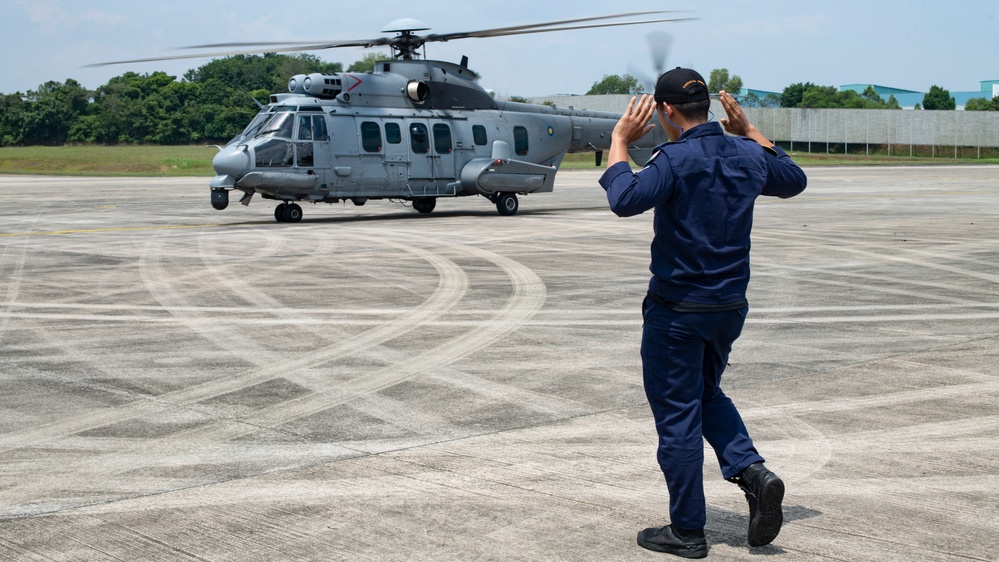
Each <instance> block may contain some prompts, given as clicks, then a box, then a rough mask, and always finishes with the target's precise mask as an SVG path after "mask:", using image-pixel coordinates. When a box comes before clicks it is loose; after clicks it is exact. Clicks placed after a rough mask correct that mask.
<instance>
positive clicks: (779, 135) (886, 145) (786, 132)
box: [530, 95, 999, 158]
mask: <svg viewBox="0 0 999 562" xmlns="http://www.w3.org/2000/svg"><path fill="white" fill-rule="evenodd" d="M629 99H631V96H626V95H607V96H550V97H544V98H534V99H532V100H530V101H531V102H532V103H551V104H555V105H558V106H563V107H569V106H572V107H575V108H577V109H590V110H594V111H607V112H612V113H618V114H620V113H621V112H622V111H624V109H625V108H626V107H628V100H629ZM711 110H712V111H713V112H714V113H715V115H716V116H717V117H721V116H723V115H725V112H724V111H723V110H722V108H721V103H720V102H718V101H717V100H713V101H712V104H711ZM745 112H746V115H747V116H748V117H749V119H750V120H751V121H752V122H753V124H755V125H756V126H757V128H759V129H760V131H761V132H762V133H763V134H764V135H766V136H767V138H769V139H771V140H773V141H774V142H776V143H778V144H780V145H781V146H783V147H784V148H785V149H787V148H790V149H792V150H797V151H803V152H827V153H846V152H851V153H861V154H890V155H897V156H935V157H953V158H959V157H960V158H983V157H985V156H991V157H995V156H999V112H996V111H925V110H924V111H917V110H890V109H885V110H882V109H783V108H761V107H747V108H745Z"/></svg>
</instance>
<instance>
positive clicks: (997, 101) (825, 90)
mask: <svg viewBox="0 0 999 562" xmlns="http://www.w3.org/2000/svg"><path fill="white" fill-rule="evenodd" d="M651 88H654V86H650V89H651ZM645 89H646V85H643V84H641V83H640V82H639V80H638V78H636V77H634V76H632V75H631V74H622V75H617V76H615V75H607V76H604V77H603V79H601V80H598V81H597V82H594V83H593V86H592V87H591V88H590V90H589V91H588V92H587V93H586V95H600V94H634V93H643V92H644V91H645ZM722 90H725V91H726V92H729V93H730V94H740V93H741V92H742V78H740V77H739V76H738V75H732V76H730V75H729V71H728V69H727V68H718V69H715V70H712V71H711V74H710V78H709V79H708V91H710V92H712V93H717V92H720V91H722ZM739 103H740V104H741V105H742V106H743V107H784V108H808V109H820V108H821V109H827V108H842V109H902V107H901V106H900V105H899V103H898V100H897V99H895V96H893V95H889V96H888V99H887V100H886V99H884V98H882V97H881V95H880V94H878V93H877V91H876V90H875V89H874V86H867V88H865V89H864V91H863V92H856V91H854V90H843V91H840V90H839V89H838V88H836V87H835V86H819V85H816V84H813V83H811V82H798V83H796V84H791V85H790V86H787V87H786V88H784V90H783V91H782V92H781V93H780V94H779V95H778V94H767V95H766V96H764V97H760V96H759V95H757V94H756V93H755V92H747V93H746V94H744V95H741V96H740V99H739ZM956 107H957V102H956V101H955V100H954V97H953V96H951V95H950V92H949V91H948V90H946V89H944V88H941V87H940V86H931V87H930V90H929V92H927V93H926V94H924V95H923V102H922V103H921V104H916V109H933V110H936V109H944V110H946V109H955V108H956ZM964 109H965V111H999V96H996V97H994V98H992V99H991V100H989V99H986V98H973V99H970V100H968V102H967V104H965V106H964Z"/></svg>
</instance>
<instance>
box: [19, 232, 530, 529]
mask: <svg viewBox="0 0 999 562" xmlns="http://www.w3.org/2000/svg"><path fill="white" fill-rule="evenodd" d="M383 243H384V241H383ZM391 244H395V243H391ZM460 248H461V249H462V250H464V251H467V252H469V253H471V254H473V255H476V256H478V257H481V258H485V259H487V260H489V261H491V262H493V263H495V264H496V265H498V266H499V267H501V268H502V269H503V270H504V271H505V272H506V273H507V274H508V276H509V277H510V280H511V284H512V285H513V287H512V289H513V290H512V295H511V297H510V298H509V299H508V301H507V303H506V304H505V306H504V307H503V308H502V309H500V310H499V311H497V312H496V313H495V315H494V317H493V320H494V321H493V322H489V323H487V325H486V326H485V327H484V328H483V329H481V330H478V331H474V332H466V333H464V334H462V335H460V336H458V337H457V338H454V339H452V340H450V341H447V342H445V343H443V344H442V345H441V346H438V347H437V348H434V349H430V350H427V351H426V352H424V353H421V354H419V355H417V356H415V357H413V356H411V357H409V358H408V359H406V361H405V362H404V363H403V364H401V365H399V364H397V365H392V366H389V367H386V368H383V369H379V370H377V371H374V372H371V373H367V374H364V375H361V376H359V377H356V378H355V379H353V380H351V381H347V382H346V383H343V382H339V383H332V381H331V384H330V386H329V388H327V389H325V391H323V392H318V393H314V394H311V395H308V396H306V397H304V398H302V399H297V400H290V401H286V402H283V403H281V404H280V405H278V406H273V407H270V408H264V409H262V410H259V411H258V412H255V413H254V414H251V415H249V416H242V417H240V419H238V420H226V419H216V420H213V421H212V422H210V423H208V424H207V425H204V426H200V427H196V428H193V429H189V430H183V431H179V432H175V433H171V434H170V435H167V436H164V437H160V438H149V439H143V440H142V441H140V442H138V443H137V444H136V445H135V446H134V447H131V448H129V449H128V450H127V451H118V452H115V451H111V452H105V453H104V454H98V455H97V456H96V457H94V458H86V459H80V460H77V461H75V462H72V463H69V465H64V466H63V467H62V471H60V472H61V473H59V474H45V475H42V477H41V478H38V479H36V480H35V481H33V482H32V483H31V486H30V488H28V493H29V494H30V492H31V490H38V489H54V488H56V487H58V486H65V485H66V474H65V473H62V472H68V473H71V474H74V475H80V476H84V477H86V476H85V475H91V474H94V473H98V474H102V475H103V476H107V474H106V473H107V472H108V466H109V465H110V466H113V467H114V468H113V469H112V472H113V473H115V474H123V473H126V472H129V471H131V470H136V469H141V468H146V467H149V466H151V463H150V458H154V455H155V454H158V455H160V456H162V455H163V452H164V451H170V452H172V453H173V454H172V455H171V456H168V457H167V458H168V459H170V462H171V463H175V462H176V458H177V457H178V456H179V457H182V458H187V459H188V460H194V459H199V462H217V460H218V458H217V457H216V456H217V455H220V454H222V455H224V457H223V458H228V459H230V460H231V459H232V455H233V454H234V451H231V449H232V447H230V446H229V444H230V443H232V442H233V441H236V440H238V439H240V438H242V437H245V436H247V435H250V434H253V433H260V432H261V430H262V429H264V428H266V427H270V428H273V427H275V426H278V425H280V424H283V423H286V422H288V421H292V420H295V419H298V418H301V417H303V416H307V415H310V414H313V413H316V412H320V411H322V410H325V409H328V408H330V407H333V406H335V405H338V404H342V403H344V402H346V401H348V400H352V399H355V398H362V399H363V398H365V397H367V396H369V395H370V394H372V393H375V392H377V391H378V390H381V389H384V388H388V387H390V386H392V385H395V384H398V383H400V382H403V381H405V380H409V379H412V378H413V377H415V376H417V375H420V374H422V373H425V372H427V371H429V370H433V369H438V368H443V367H446V366H447V365H449V364H451V363H453V362H455V361H457V360H459V359H461V358H462V357H465V356H467V355H469V354H471V353H474V352H475V351H478V350H480V349H483V348H485V347H487V346H488V345H490V344H491V343H492V342H493V341H496V340H497V339H499V338H501V337H503V336H504V335H506V334H507V333H509V332H511V331H513V330H515V329H517V328H518V327H519V325H520V323H521V322H523V321H525V320H527V319H529V318H530V317H532V316H533V315H534V314H536V313H537V312H538V311H539V310H540V309H541V307H542V306H543V304H544V302H545V297H546V291H545V286H544V283H543V282H542V280H541V279H540V278H539V277H538V276H537V275H536V274H534V272H533V271H532V270H530V269H529V268H527V267H525V266H523V265H522V264H520V263H519V262H516V261H514V260H512V259H509V258H506V257H504V256H501V255H498V254H495V253H493V252H489V251H487V250H483V249H479V248H474V247H468V246H461V247H460ZM441 259H443V258H441ZM428 261H431V262H432V263H435V262H434V261H433V260H429V259H428ZM444 261H445V263H453V262H450V261H449V260H444ZM458 271H462V272H463V270H460V269H459V270H458ZM446 277H447V276H446V275H445V274H444V272H441V282H440V285H439V289H440V288H441V287H442V286H445V287H447V286H451V283H450V282H448V281H447V280H446ZM460 277H462V278H464V276H463V275H462V276H460ZM466 282H467V279H466ZM461 294H462V295H463V291H462V292H461ZM429 300H433V299H428V301H425V303H424V304H426V302H429ZM422 306H423V305H421V307H422ZM443 312H444V310H443V309H439V311H438V312H437V314H442V313H443ZM427 313H428V314H431V315H432V314H433V313H434V311H427ZM408 325H409V324H408V323H407V326H408ZM409 329H412V328H407V329H406V330H404V331H408V330H409ZM398 331H399V327H398V324H397V323H390V324H388V325H387V326H386V327H385V329H384V330H378V329H375V330H371V331H369V332H366V334H370V333H371V332H385V333H395V332H398ZM362 335H363V334H362ZM393 337H394V336H393ZM351 349H353V347H351ZM322 362H325V360H323V361H322ZM267 372H268V373H270V371H269V370H268V371H267ZM239 378H240V380H241V381H245V380H246V377H239ZM199 386H206V385H199ZM208 386H212V385H208ZM334 386H335V387H334ZM212 391H213V392H214V391H215V389H214V388H213V390H212ZM170 394H171V398H172V401H176V398H177V397H178V396H181V395H184V397H185V399H187V400H190V399H191V398H194V396H190V393H189V392H188V391H187V390H182V391H178V392H175V393H170ZM201 394H204V393H201ZM197 398H198V399H203V398H201V397H200V396H198V397H197ZM132 409H133V408H128V410H132ZM84 417H86V418H92V417H93V416H84ZM105 417H106V416H105ZM115 417H118V418H123V419H127V418H129V417H132V412H128V413H125V414H123V415H118V416H115ZM88 421H92V420H90V419H88ZM99 421H100V424H99V426H100V425H106V423H107V420H106V419H101V420H99ZM261 426H264V427H261ZM438 439H439V437H437V438H434V440H438ZM206 444H212V445H214V447H212V450H210V451H206V450H205V445H206ZM305 448H306V449H308V448H310V447H309V446H306V447H305ZM206 454H207V455H208V456H210V457H211V458H212V459H214V460H207V461H206V460H205V459H203V458H201V457H202V456H204V455H206ZM237 454H238V453H237ZM329 454H333V455H334V457H342V456H344V454H347V455H352V454H363V453H361V452H360V451H355V452H354V453H352V454H351V453H349V452H346V453H345V451H344V450H342V449H341V448H339V447H337V451H331V452H327V455H329ZM109 457H113V458H114V461H111V460H110V459H109ZM301 460H308V461H309V462H318V461H320V460H329V459H328V458H327V456H326V455H322V454H316V452H315V451H313V452H312V453H310V454H308V455H304V456H302V455H300V456H297V458H289V457H281V458H278V459H273V460H272V463H274V462H276V463H278V464H279V465H280V466H288V465H289V464H292V465H294V464H295V463H296V462H298V461H301ZM261 462H262V461H261ZM262 464H267V463H263V462H262ZM280 466H278V467H274V466H272V467H271V469H273V468H280ZM20 488H23V487H15V488H14V489H13V490H9V492H10V493H11V495H12V497H13V496H15V495H16V494H17V492H19V491H21V490H20ZM122 495H123V496H130V495H134V494H122ZM69 503H74V504H78V503H79V502H73V501H70V502H69ZM84 503H88V502H84ZM40 509H43V507H42V506H33V505H30V504H22V505H13V506H11V507H10V509H9V510H8V511H7V515H13V516H23V515H26V514H31V513H39V512H44V511H39V510H40ZM44 509H48V510H51V509H52V507H51V506H47V507H44ZM0 515H2V513H0Z"/></svg>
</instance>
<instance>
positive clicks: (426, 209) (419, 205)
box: [413, 197, 437, 215]
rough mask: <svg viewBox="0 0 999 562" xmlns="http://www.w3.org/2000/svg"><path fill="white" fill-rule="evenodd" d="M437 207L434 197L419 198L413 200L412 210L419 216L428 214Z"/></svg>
mask: <svg viewBox="0 0 999 562" xmlns="http://www.w3.org/2000/svg"><path fill="white" fill-rule="evenodd" d="M436 206H437V198H436V197H421V198H419V199H413V208H414V209H416V210H417V212H419V213H421V214H424V215H426V214H429V213H431V212H432V211H433V210H434V207H436Z"/></svg>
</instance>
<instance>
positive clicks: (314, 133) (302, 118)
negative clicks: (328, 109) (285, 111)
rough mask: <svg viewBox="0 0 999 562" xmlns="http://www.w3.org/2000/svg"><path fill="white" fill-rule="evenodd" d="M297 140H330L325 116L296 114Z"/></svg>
mask: <svg viewBox="0 0 999 562" xmlns="http://www.w3.org/2000/svg"><path fill="white" fill-rule="evenodd" d="M298 140H304V141H309V140H313V141H319V142H324V141H328V140H330V135H329V131H328V129H327V128H326V118H325V117H323V116H322V115H299V116H298Z"/></svg>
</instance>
